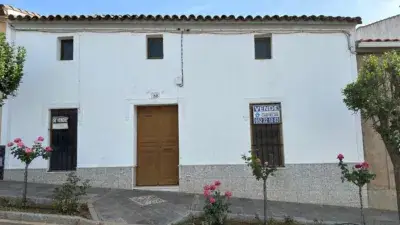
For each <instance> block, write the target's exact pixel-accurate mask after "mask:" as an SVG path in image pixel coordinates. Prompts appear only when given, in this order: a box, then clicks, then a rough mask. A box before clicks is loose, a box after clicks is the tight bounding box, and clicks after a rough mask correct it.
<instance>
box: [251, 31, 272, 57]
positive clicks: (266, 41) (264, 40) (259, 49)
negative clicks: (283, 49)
mask: <svg viewBox="0 0 400 225" xmlns="http://www.w3.org/2000/svg"><path fill="white" fill-rule="evenodd" d="M254 50H255V51H254V52H255V58H256V59H271V58H272V56H271V55H272V54H271V37H265V36H260V37H254Z"/></svg>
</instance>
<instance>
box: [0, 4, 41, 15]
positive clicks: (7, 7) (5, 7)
mask: <svg viewBox="0 0 400 225" xmlns="http://www.w3.org/2000/svg"><path fill="white" fill-rule="evenodd" d="M0 8H2V9H3V12H2V14H7V10H10V9H11V10H14V11H16V12H20V13H23V14H25V15H29V16H40V14H38V13H35V12H30V11H26V10H24V9H19V8H16V7H14V6H11V5H5V4H0Z"/></svg>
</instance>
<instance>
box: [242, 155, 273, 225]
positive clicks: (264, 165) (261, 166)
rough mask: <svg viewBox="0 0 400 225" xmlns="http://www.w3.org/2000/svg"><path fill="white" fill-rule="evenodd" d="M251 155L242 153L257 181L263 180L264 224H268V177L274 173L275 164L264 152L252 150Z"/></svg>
mask: <svg viewBox="0 0 400 225" xmlns="http://www.w3.org/2000/svg"><path fill="white" fill-rule="evenodd" d="M249 153H250V156H246V155H242V159H243V160H244V161H245V163H246V164H247V166H248V167H250V168H251V170H252V172H253V176H254V177H255V178H256V180H257V181H259V180H262V181H263V194H264V225H266V224H267V221H268V216H267V208H268V203H267V200H268V197H267V179H268V177H269V176H270V175H271V176H273V175H274V172H275V171H276V166H275V165H273V164H272V165H270V164H269V163H268V161H267V159H266V157H265V156H264V154H261V157H260V154H259V151H258V150H253V151H250V152H249Z"/></svg>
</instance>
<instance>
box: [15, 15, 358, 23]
mask: <svg viewBox="0 0 400 225" xmlns="http://www.w3.org/2000/svg"><path fill="white" fill-rule="evenodd" d="M8 19H9V20H16V21H61V20H63V21H71V20H72V21H83V20H89V21H92V20H97V21H99V20H103V21H104V20H114V21H116V20H119V21H125V20H131V21H132V20H136V21H236V22H258V21H315V22H339V23H355V24H361V23H362V21H361V18H360V17H342V16H336V17H333V16H322V15H320V16H316V15H312V16H305V15H303V16H289V15H284V16H278V15H274V16H234V15H221V16H211V15H207V16H201V15H200V16H195V15H189V16H186V15H143V14H141V15H110V14H106V15H48V16H39V15H27V16H15V15H9V16H8Z"/></svg>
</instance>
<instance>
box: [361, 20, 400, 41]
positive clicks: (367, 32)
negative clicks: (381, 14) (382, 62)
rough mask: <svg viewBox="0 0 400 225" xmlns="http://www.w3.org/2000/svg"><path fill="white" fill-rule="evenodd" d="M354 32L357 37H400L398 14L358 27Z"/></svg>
mask: <svg viewBox="0 0 400 225" xmlns="http://www.w3.org/2000/svg"><path fill="white" fill-rule="evenodd" d="M356 34H357V39H377V38H381V39H386V38H389V39H396V38H400V14H399V15H397V16H393V17H389V18H387V19H384V20H381V21H378V22H375V23H372V24H370V25H366V26H362V27H359V28H358V29H357V33H356Z"/></svg>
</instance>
